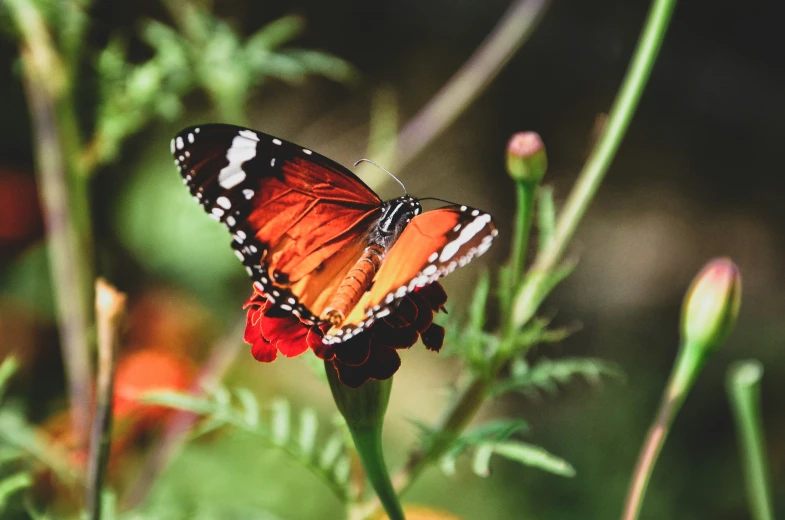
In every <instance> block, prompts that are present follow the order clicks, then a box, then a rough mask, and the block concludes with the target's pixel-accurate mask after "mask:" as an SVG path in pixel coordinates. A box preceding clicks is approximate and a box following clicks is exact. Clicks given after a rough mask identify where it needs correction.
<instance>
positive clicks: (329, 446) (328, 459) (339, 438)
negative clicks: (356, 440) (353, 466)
mask: <svg viewBox="0 0 785 520" xmlns="http://www.w3.org/2000/svg"><path fill="white" fill-rule="evenodd" d="M345 447H346V441H345V436H344V433H343V432H342V431H340V430H336V431H335V432H333V434H332V435H331V436H330V438H329V439H328V440H327V443H326V444H325V446H324V449H322V453H321V455H320V456H319V467H320V468H322V469H324V470H328V469H330V468H331V467H332V466H333V465H334V464H335V463H336V461H337V460H338V457H339V456H340V455H341V454H342V453H343V452H344V448H345Z"/></svg>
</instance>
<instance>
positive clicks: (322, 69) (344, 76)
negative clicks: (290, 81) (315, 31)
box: [282, 49, 360, 83]
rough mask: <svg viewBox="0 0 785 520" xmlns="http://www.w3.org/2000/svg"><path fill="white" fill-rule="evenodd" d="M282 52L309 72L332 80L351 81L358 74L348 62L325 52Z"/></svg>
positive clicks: (355, 79) (303, 50)
mask: <svg viewBox="0 0 785 520" xmlns="http://www.w3.org/2000/svg"><path fill="white" fill-rule="evenodd" d="M282 54H283V55H286V56H289V57H291V58H294V59H295V60H296V61H297V62H298V63H300V64H302V66H303V68H304V69H305V70H306V71H308V72H309V73H311V74H319V75H321V76H324V77H326V78H328V79H331V80H333V81H338V82H342V83H351V82H354V81H357V79H358V78H359V76H360V74H359V73H358V72H357V69H355V68H354V67H353V66H352V65H351V64H350V63H349V62H347V61H345V60H343V59H341V58H338V57H337V56H333V55H332V54H327V53H325V52H320V51H313V50H308V49H287V50H286V51H284V52H282Z"/></svg>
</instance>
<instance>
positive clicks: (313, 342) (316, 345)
mask: <svg viewBox="0 0 785 520" xmlns="http://www.w3.org/2000/svg"><path fill="white" fill-rule="evenodd" d="M325 327H326V326H325ZM322 338H324V331H323V330H322V329H320V328H319V327H311V328H310V329H309V330H308V335H306V336H305V342H306V343H307V344H308V346H309V347H310V348H311V350H313V353H314V354H316V356H317V357H319V358H321V359H332V358H333V357H335V350H334V349H333V347H332V345H326V344H325V343H323V342H322Z"/></svg>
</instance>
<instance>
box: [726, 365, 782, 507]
mask: <svg viewBox="0 0 785 520" xmlns="http://www.w3.org/2000/svg"><path fill="white" fill-rule="evenodd" d="M762 375H763V366H762V365H761V364H760V362H759V361H757V360H749V361H739V362H737V363H734V364H733V365H731V367H730V369H729V370H728V379H727V390H728V399H729V400H730V403H731V410H732V411H733V418H734V420H735V422H736V433H737V436H738V439H739V449H740V450H741V458H742V462H743V463H744V479H745V481H746V485H747V500H748V502H749V507H750V516H751V517H752V518H753V519H754V520H772V519H773V518H774V509H773V506H772V500H771V484H770V482H769V471H768V468H767V465H766V441H765V439H764V436H763V432H764V430H763V420H762V418H761V410H760V380H761V376H762Z"/></svg>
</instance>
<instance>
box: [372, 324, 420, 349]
mask: <svg viewBox="0 0 785 520" xmlns="http://www.w3.org/2000/svg"><path fill="white" fill-rule="evenodd" d="M371 334H372V335H373V341H372V343H373V346H376V345H378V346H380V347H389V348H409V347H411V346H412V345H414V344H415V343H417V329H415V328H414V327H413V326H409V327H401V328H396V327H393V326H391V325H389V324H388V323H386V322H384V321H382V322H377V323H375V324H374V326H373V327H372V328H371Z"/></svg>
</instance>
